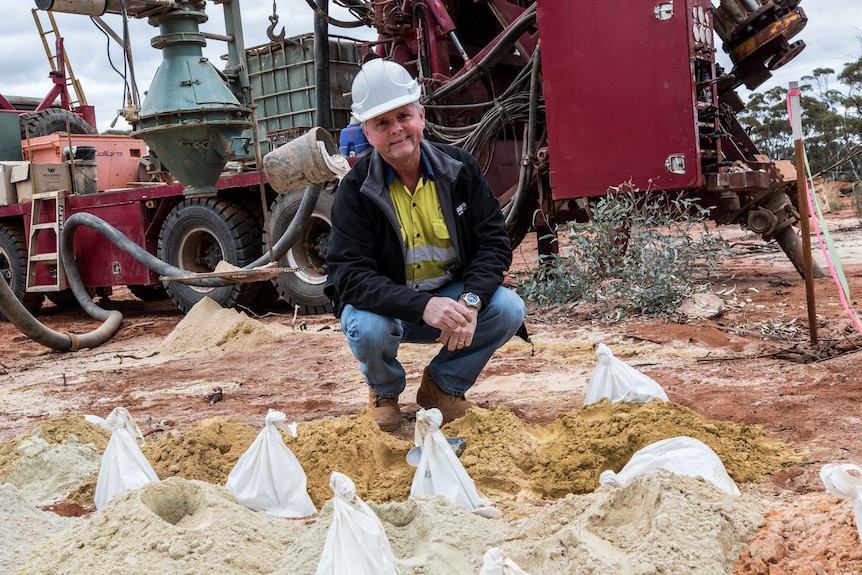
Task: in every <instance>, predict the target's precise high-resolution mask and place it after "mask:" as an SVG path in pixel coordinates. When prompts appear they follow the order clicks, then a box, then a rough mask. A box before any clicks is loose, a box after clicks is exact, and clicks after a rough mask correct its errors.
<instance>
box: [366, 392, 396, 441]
mask: <svg viewBox="0 0 862 575" xmlns="http://www.w3.org/2000/svg"><path fill="white" fill-rule="evenodd" d="M368 410H369V411H370V412H371V417H373V418H374V421H375V422H377V425H378V426H380V429H381V430H383V431H395V430H396V429H398V428H399V427H401V410H400V409H399V408H398V396H397V395H396V396H395V397H383V396H382V395H377V394H376V393H374V390H373V389H369V390H368Z"/></svg>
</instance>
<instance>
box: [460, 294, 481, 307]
mask: <svg viewBox="0 0 862 575" xmlns="http://www.w3.org/2000/svg"><path fill="white" fill-rule="evenodd" d="M463 298H464V303H466V304H467V305H469V306H477V305H479V301H480V300H479V296H477V295H476V294H474V293H465V294H464V296H463Z"/></svg>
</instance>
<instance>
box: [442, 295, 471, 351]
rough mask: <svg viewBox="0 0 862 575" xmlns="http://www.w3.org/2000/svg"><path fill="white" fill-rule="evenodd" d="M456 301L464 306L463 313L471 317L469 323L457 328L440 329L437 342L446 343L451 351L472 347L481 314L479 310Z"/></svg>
mask: <svg viewBox="0 0 862 575" xmlns="http://www.w3.org/2000/svg"><path fill="white" fill-rule="evenodd" d="M456 303H457V305H459V306H461V307H462V308H464V309H463V312H462V313H463V314H464V315H465V316H467V317H469V318H470V321H469V322H467V325H464V326H460V325H459V326H458V327H456V328H455V329H442V330H440V337H438V338H437V342H438V343H441V344H443V345H445V346H446V347H447V348H448V349H449V351H457V350H459V349H464V348H465V347H470V345H471V344H472V343H473V334H475V333H476V318H477V317H478V316H479V312H478V311H477V310H475V309H473V308H471V307H467V306H465V305H464V304H462V303H461V302H456Z"/></svg>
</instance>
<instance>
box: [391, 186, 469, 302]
mask: <svg viewBox="0 0 862 575" xmlns="http://www.w3.org/2000/svg"><path fill="white" fill-rule="evenodd" d="M389 195H390V197H391V198H392V203H393V204H394V205H395V213H396V214H397V215H398V221H399V223H400V224H401V238H402V240H403V241H404V246H405V247H406V248H407V255H406V258H405V260H404V266H405V269H406V272H407V285H408V286H409V287H411V288H413V289H415V290H420V291H431V290H434V289H437V288H439V287H440V286H442V285H444V284H446V283H448V282H450V281H452V276H453V274H452V273H451V272H450V271H449V268H450V267H452V265H453V264H456V263H458V254H457V253H456V251H455V246H454V245H453V244H452V238H451V236H450V235H449V228H448V227H446V221H445V220H444V219H443V211H442V210H441V208H440V199H439V198H438V197H437V187H436V186H435V185H434V180H433V179H430V178H426V177H425V176H423V177H422V179H420V180H419V185H418V186H416V190H415V191H414V192H413V194H411V193H410V191H409V190H408V189H407V186H405V185H404V184H403V183H401V180H399V179H398V178H395V179H394V180H392V182H391V183H390V184H389Z"/></svg>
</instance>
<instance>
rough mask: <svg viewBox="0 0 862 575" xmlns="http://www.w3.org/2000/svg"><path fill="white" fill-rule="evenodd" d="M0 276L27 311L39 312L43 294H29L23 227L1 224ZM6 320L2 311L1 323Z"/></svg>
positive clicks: (25, 241) (0, 312) (0, 315)
mask: <svg viewBox="0 0 862 575" xmlns="http://www.w3.org/2000/svg"><path fill="white" fill-rule="evenodd" d="M0 276H2V278H3V279H4V280H5V281H6V283H8V284H9V286H10V287H11V288H12V292H13V293H14V294H15V295H16V296H17V297H18V299H19V300H20V301H21V303H22V304H23V305H24V307H25V308H27V311H29V312H30V313H32V314H35V313H36V312H38V311H39V308H41V307H42V299H43V298H42V294H41V293H27V240H26V236H25V235H24V228H23V227H22V226H17V225H13V224H5V223H4V224H0ZM6 320H7V318H6V316H5V315H3V312H2V311H0V321H6Z"/></svg>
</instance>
